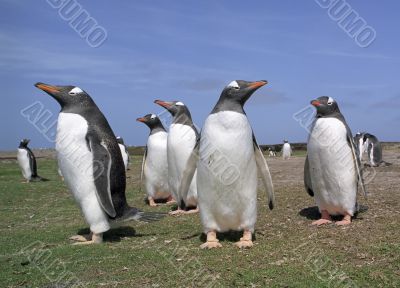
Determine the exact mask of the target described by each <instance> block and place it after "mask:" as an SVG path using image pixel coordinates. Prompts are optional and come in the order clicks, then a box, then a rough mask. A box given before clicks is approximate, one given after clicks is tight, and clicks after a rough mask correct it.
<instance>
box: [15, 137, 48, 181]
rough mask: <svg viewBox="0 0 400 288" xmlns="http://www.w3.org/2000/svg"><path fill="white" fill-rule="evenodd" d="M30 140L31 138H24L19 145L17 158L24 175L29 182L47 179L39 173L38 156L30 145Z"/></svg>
mask: <svg viewBox="0 0 400 288" xmlns="http://www.w3.org/2000/svg"><path fill="white" fill-rule="evenodd" d="M29 142H30V140H29V139H23V140H21V142H20V144H19V147H18V154H17V160H18V164H19V167H20V168H21V171H22V175H23V176H24V178H25V179H26V181H27V182H37V181H46V180H47V179H45V178H42V177H40V176H39V175H38V174H37V164H36V158H35V155H34V154H33V152H32V150H31V149H29V147H28V144H29Z"/></svg>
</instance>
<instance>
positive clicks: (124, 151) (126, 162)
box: [117, 136, 129, 171]
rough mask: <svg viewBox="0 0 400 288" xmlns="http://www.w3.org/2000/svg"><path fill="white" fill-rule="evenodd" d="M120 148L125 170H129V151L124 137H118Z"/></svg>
mask: <svg viewBox="0 0 400 288" xmlns="http://www.w3.org/2000/svg"><path fill="white" fill-rule="evenodd" d="M117 142H118V146H119V149H120V150H121V155H122V160H123V162H124V166H125V170H126V171H128V170H129V152H128V148H127V147H126V145H125V142H124V139H123V138H122V137H119V136H118V137H117Z"/></svg>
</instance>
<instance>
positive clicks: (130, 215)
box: [120, 207, 167, 223]
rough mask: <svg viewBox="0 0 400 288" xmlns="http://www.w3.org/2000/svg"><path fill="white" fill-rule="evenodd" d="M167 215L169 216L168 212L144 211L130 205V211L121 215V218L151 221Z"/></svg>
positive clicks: (124, 219) (122, 219)
mask: <svg viewBox="0 0 400 288" xmlns="http://www.w3.org/2000/svg"><path fill="white" fill-rule="evenodd" d="M165 216H167V213H159V212H144V211H140V210H138V209H136V208H133V207H130V208H129V209H128V212H127V213H125V214H124V215H123V216H122V217H121V219H120V220H121V221H124V222H126V221H131V220H135V221H140V222H146V223H150V222H155V221H159V220H161V219H162V218H164V217H165Z"/></svg>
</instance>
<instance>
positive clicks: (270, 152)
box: [268, 146, 276, 157]
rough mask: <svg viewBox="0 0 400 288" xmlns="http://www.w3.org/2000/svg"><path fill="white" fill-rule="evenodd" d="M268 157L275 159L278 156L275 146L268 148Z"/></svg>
mask: <svg viewBox="0 0 400 288" xmlns="http://www.w3.org/2000/svg"><path fill="white" fill-rule="evenodd" d="M268 152H269V153H268V155H269V157H275V156H276V147H275V146H270V147H268Z"/></svg>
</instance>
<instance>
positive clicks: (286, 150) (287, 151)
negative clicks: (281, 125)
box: [282, 140, 292, 160]
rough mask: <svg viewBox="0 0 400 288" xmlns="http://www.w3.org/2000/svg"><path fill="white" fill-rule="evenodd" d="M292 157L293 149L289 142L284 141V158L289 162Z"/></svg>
mask: <svg viewBox="0 0 400 288" xmlns="http://www.w3.org/2000/svg"><path fill="white" fill-rule="evenodd" d="M290 156H292V147H291V146H290V144H289V142H288V141H287V140H283V146H282V158H283V159H284V160H288V159H290Z"/></svg>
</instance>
